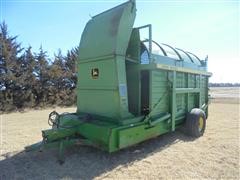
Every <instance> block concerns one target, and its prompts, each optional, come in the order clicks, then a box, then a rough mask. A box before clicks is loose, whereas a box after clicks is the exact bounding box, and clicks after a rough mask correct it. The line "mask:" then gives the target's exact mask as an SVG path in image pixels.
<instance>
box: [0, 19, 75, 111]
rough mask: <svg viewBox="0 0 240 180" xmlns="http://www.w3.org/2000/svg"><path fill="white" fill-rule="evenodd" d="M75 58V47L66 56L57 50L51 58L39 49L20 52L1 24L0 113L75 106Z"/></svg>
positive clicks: (13, 39)
mask: <svg viewBox="0 0 240 180" xmlns="http://www.w3.org/2000/svg"><path fill="white" fill-rule="evenodd" d="M77 57H78V47H76V48H73V49H71V50H69V51H68V52H67V54H66V55H65V56H63V55H62V52H61V50H59V51H58V53H57V54H54V57H53V58H49V56H48V54H47V52H46V51H44V50H43V48H42V47H40V48H39V51H38V52H32V48H31V46H30V47H27V48H22V47H21V44H20V43H18V42H17V36H11V35H9V32H8V28H7V25H6V23H5V22H3V23H1V24H0V112H9V111H15V110H22V109H24V108H38V107H46V106H53V105H57V106H70V105H74V104H76V92H75V90H76V83H77V68H76V65H75V62H76V59H77Z"/></svg>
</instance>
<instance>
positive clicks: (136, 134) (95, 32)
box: [26, 0, 211, 162]
mask: <svg viewBox="0 0 240 180" xmlns="http://www.w3.org/2000/svg"><path fill="white" fill-rule="evenodd" d="M135 16H136V5H135V1H134V0H130V1H128V2H126V3H123V4H121V5H119V6H117V7H114V8H112V9H109V10H107V11H105V12H103V13H101V14H98V15H96V16H94V17H92V19H91V20H89V22H88V23H87V25H86V27H85V29H84V31H83V33H82V37H81V42H80V47H79V58H78V62H77V65H78V85H77V111H76V113H64V114H58V113H57V112H55V111H54V112H52V113H51V114H50V115H49V123H50V124H51V125H52V129H48V130H43V131H42V137H43V140H42V141H41V142H39V143H36V144H33V145H31V146H28V147H26V150H43V149H47V148H50V147H58V148H59V160H60V161H61V162H63V153H64V149H65V148H66V147H69V146H72V145H74V144H82V145H90V146H94V147H98V148H100V149H103V150H106V151H108V152H114V151H117V150H120V149H122V148H126V147H128V146H131V145H134V144H137V143H139V142H142V141H145V140H147V139H150V138H153V137H156V136H159V135H161V134H164V133H167V132H171V131H175V130H176V129H177V128H180V127H184V129H185V131H186V132H187V133H188V134H189V135H191V136H194V137H199V136H201V135H203V133H204V130H205V126H206V118H207V116H208V78H209V77H210V76H211V73H208V72H207V60H201V59H199V58H198V57H197V56H196V55H194V54H192V53H189V52H186V51H184V50H182V49H178V48H173V47H171V46H169V45H166V44H158V43H157V42H155V41H154V40H152V26H151V25H150V24H149V25H145V26H141V27H135V28H133V24H134V20H135ZM142 29H146V30H147V32H148V39H144V40H141V38H140V31H141V30H142ZM153 47H155V50H154V48H153ZM156 48H158V49H156ZM157 50H158V51H157ZM154 52H157V53H154Z"/></svg>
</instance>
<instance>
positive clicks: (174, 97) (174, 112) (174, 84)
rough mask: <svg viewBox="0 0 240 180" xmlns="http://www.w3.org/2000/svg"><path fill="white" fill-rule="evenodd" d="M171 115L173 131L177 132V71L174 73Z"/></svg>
mask: <svg viewBox="0 0 240 180" xmlns="http://www.w3.org/2000/svg"><path fill="white" fill-rule="evenodd" d="M171 106H172V107H171V110H172V112H171V114H172V131H175V116H176V71H173V80H172V103H171Z"/></svg>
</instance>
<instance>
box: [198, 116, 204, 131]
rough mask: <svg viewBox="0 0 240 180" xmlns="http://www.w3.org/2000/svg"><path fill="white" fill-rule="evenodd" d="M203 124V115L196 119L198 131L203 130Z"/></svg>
mask: <svg viewBox="0 0 240 180" xmlns="http://www.w3.org/2000/svg"><path fill="white" fill-rule="evenodd" d="M203 125H204V120H203V117H200V118H199V121H198V130H199V132H201V131H202V130H203Z"/></svg>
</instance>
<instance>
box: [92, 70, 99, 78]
mask: <svg viewBox="0 0 240 180" xmlns="http://www.w3.org/2000/svg"><path fill="white" fill-rule="evenodd" d="M98 76H99V70H98V68H93V69H92V78H93V79H97V78H98Z"/></svg>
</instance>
